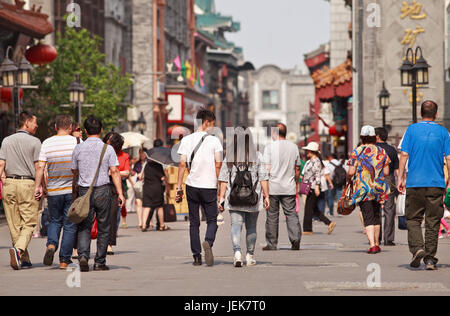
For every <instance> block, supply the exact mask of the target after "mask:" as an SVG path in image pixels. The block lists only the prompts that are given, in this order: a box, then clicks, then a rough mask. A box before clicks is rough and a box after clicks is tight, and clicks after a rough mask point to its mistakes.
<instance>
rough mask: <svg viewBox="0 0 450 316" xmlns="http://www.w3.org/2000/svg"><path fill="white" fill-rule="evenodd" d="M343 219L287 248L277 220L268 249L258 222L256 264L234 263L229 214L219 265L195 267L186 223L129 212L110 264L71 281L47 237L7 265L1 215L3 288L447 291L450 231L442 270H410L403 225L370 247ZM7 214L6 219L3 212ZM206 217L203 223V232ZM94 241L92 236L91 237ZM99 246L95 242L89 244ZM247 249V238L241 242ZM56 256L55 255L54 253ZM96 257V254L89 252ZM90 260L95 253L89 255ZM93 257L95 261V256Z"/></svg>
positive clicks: (354, 218) (9, 291)
mask: <svg viewBox="0 0 450 316" xmlns="http://www.w3.org/2000/svg"><path fill="white" fill-rule="evenodd" d="M334 219H335V220H336V221H337V223H338V225H337V227H336V230H335V232H334V233H333V234H332V235H331V236H329V235H327V234H326V230H327V229H326V227H325V226H324V225H323V224H320V223H316V224H315V225H314V230H315V232H316V234H315V235H313V236H304V237H303V240H302V250H301V251H300V252H293V251H290V250H288V249H289V248H290V244H289V241H288V238H287V233H286V224H285V220H284V216H282V217H281V221H280V222H281V224H280V245H279V247H280V250H278V251H273V252H263V251H262V250H261V247H262V246H264V244H265V238H264V221H265V214H263V213H262V214H261V216H260V218H259V223H258V234H259V235H258V241H257V251H256V259H257V260H258V265H257V266H255V267H249V268H247V267H244V268H240V269H238V268H234V267H233V255H232V248H231V241H230V225H229V224H230V220H229V215H228V214H226V215H225V220H226V223H225V225H223V226H221V227H219V231H218V235H217V242H216V244H215V246H214V254H215V258H216V264H215V266H214V267H206V266H203V267H194V266H192V257H191V254H190V247H189V235H188V234H189V226H188V223H187V222H184V221H181V222H176V223H170V227H171V228H172V230H170V231H167V232H156V231H150V232H147V233H142V232H140V231H138V230H137V229H136V224H137V218H136V214H129V217H128V224H129V226H130V228H129V229H120V231H119V239H118V246H117V247H116V248H115V251H116V254H115V255H114V256H110V257H108V265H109V266H110V267H111V269H112V270H111V271H109V272H93V271H91V272H89V273H83V274H81V288H69V287H68V286H67V284H66V279H67V278H68V276H69V275H70V273H69V272H67V271H60V270H58V269H57V263H58V262H57V260H55V264H54V266H53V267H46V266H44V265H43V264H42V259H43V255H44V250H45V240H44V239H33V240H32V242H31V245H30V249H29V250H30V254H31V259H32V262H33V264H34V268H33V269H31V270H21V271H13V270H12V269H11V268H10V267H9V255H8V248H9V247H10V237H9V232H8V228H7V226H5V225H4V224H3V225H2V224H1V222H0V284H1V286H0V295H152V296H154V295H156V296H166V295H169V296H171V295H182V296H279V295H289V296H290V295H307V296H310V295H433V296H435V295H449V294H450V239H443V240H441V241H440V247H439V253H438V256H439V258H440V263H439V265H438V267H439V270H438V271H431V272H430V271H424V270H423V267H422V269H421V270H413V269H411V268H409V260H410V258H411V256H410V254H409V252H408V247H407V242H406V232H404V231H398V232H397V240H396V242H397V243H398V246H396V247H389V248H388V247H383V252H382V253H380V254H378V255H368V254H366V253H365V251H366V250H367V248H368V244H367V241H366V237H365V235H363V234H362V232H361V231H362V229H361V224H360V222H359V217H358V214H357V213H356V212H355V213H354V214H352V215H351V216H348V217H339V218H338V217H335V218H334ZM3 222H4V220H3ZM204 231H205V224H204V223H202V229H201V232H202V235H203V234H204ZM94 244H95V243H94ZM92 248H93V249H92V250H93V251H95V246H93V247H92ZM244 249H245V245H244ZM56 257H57V256H56ZM92 257H93V256H92ZM91 261H92V260H91ZM371 263H376V264H378V265H379V266H380V268H381V288H369V287H368V286H367V281H366V280H367V278H368V276H369V274H370V272H368V271H367V268H368V265H369V264H371ZM91 264H92V262H91Z"/></svg>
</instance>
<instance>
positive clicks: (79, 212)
mask: <svg viewBox="0 0 450 316" xmlns="http://www.w3.org/2000/svg"><path fill="white" fill-rule="evenodd" d="M107 147H108V145H107V144H105V145H104V146H103V150H102V154H101V156H100V161H99V162H98V167H97V171H96V173H95V176H94V180H92V183H91V186H90V187H89V190H88V191H87V192H86V194H85V195H83V196H81V197H79V198H77V199H76V200H75V201H73V203H72V205H71V206H70V208H69V212H68V214H67V217H68V218H69V219H70V220H71V221H72V222H73V223H75V224H80V223H81V222H82V221H84V220H85V219H86V218H87V217H88V215H89V210H90V208H91V195H92V191H93V189H94V183H95V182H96V181H97V178H98V174H99V172H100V166H101V165H102V161H103V157H105V153H106V148H107Z"/></svg>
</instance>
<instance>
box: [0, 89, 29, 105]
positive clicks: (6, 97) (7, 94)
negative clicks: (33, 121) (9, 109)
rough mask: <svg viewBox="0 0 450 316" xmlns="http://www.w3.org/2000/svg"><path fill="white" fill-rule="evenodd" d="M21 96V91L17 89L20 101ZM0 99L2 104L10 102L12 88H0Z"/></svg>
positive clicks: (22, 93)
mask: <svg viewBox="0 0 450 316" xmlns="http://www.w3.org/2000/svg"><path fill="white" fill-rule="evenodd" d="M23 95H24V92H23V89H19V97H20V100H22V99H23ZM0 97H1V101H2V102H4V103H9V102H12V88H1V89H0Z"/></svg>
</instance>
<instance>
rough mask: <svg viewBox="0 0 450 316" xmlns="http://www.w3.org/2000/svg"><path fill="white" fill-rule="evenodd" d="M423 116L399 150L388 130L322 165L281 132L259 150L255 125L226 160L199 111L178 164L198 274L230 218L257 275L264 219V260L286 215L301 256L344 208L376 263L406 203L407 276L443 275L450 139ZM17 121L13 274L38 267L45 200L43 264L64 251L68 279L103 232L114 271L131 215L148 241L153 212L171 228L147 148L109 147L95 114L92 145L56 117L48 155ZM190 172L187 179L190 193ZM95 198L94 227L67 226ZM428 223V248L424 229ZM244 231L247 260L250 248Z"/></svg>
mask: <svg viewBox="0 0 450 316" xmlns="http://www.w3.org/2000/svg"><path fill="white" fill-rule="evenodd" d="M421 113H422V118H423V121H421V122H420V123H417V124H413V125H411V126H410V127H409V128H408V129H407V131H406V133H405V135H404V137H403V139H402V141H401V143H400V146H399V148H398V150H397V149H396V148H395V147H393V146H390V145H389V144H388V143H387V140H388V132H387V130H386V129H385V128H376V129H375V128H374V127H372V126H364V127H362V129H361V133H360V137H361V139H360V144H359V145H358V146H357V147H356V148H355V149H354V150H353V151H352V152H351V153H350V154H349V157H348V160H345V157H344V156H340V157H339V159H338V157H337V156H336V155H334V154H330V155H328V156H327V157H325V158H326V159H323V158H322V154H321V151H320V146H319V144H317V143H315V142H310V143H309V144H308V145H307V146H305V147H302V151H303V153H304V155H303V154H302V156H301V155H300V154H301V152H300V151H299V149H298V147H297V146H296V145H295V144H294V143H292V142H290V141H288V140H287V139H286V135H287V132H288V131H287V128H286V126H285V125H284V124H281V123H279V124H277V125H276V126H274V127H275V128H274V129H273V130H272V135H271V136H272V142H270V143H269V144H268V145H266V146H265V147H264V148H263V149H264V150H262V151H260V147H259V146H258V145H257V144H255V142H254V139H253V135H252V132H251V131H250V129H249V128H248V127H246V126H239V127H237V128H234V129H233V130H232V132H231V131H228V134H227V139H226V148H225V150H224V148H223V147H222V139H220V137H218V136H217V135H214V128H215V122H216V117H215V115H214V113H213V112H211V111H209V110H206V109H201V110H199V112H198V113H197V120H198V121H199V122H200V124H199V127H198V130H196V131H195V132H194V133H193V134H190V135H187V136H185V137H183V138H182V140H181V142H180V144H179V146H177V154H178V156H179V159H180V162H179V165H178V179H177V180H178V181H177V187H176V198H175V200H176V202H177V203H181V202H182V201H183V199H185V198H186V199H187V204H188V208H189V222H190V224H189V225H190V226H189V236H190V248H191V252H192V256H193V264H194V265H195V266H201V265H202V264H203V257H202V255H204V260H205V262H206V265H207V266H213V265H214V254H213V248H214V243H215V240H216V234H217V231H218V218H220V217H221V213H223V212H225V211H228V212H229V214H230V219H231V249H232V251H233V253H234V260H233V264H234V266H235V267H242V266H244V262H245V265H246V266H254V265H256V264H257V261H256V255H255V253H256V241H257V225H258V219H259V218H260V214H261V212H264V213H265V240H266V246H264V247H263V248H262V250H263V251H276V250H277V249H278V243H279V240H278V236H279V218H280V207H281V208H282V209H283V213H284V216H285V218H286V226H287V233H288V238H289V241H290V244H291V250H292V251H299V250H300V248H301V241H302V236H308V235H313V234H314V232H313V220H314V219H316V220H318V221H320V222H322V223H323V224H324V225H326V229H327V233H328V234H332V233H333V232H334V231H335V230H336V227H337V223H336V221H332V220H330V218H329V217H334V216H335V205H336V204H335V203H336V201H337V200H340V201H339V203H338V209H337V212H338V214H342V213H344V211H347V210H348V209H349V208H351V211H352V210H353V209H355V208H356V207H358V209H359V210H360V214H361V220H362V223H363V226H364V232H365V234H366V235H367V239H368V243H369V250H368V251H367V253H368V254H377V253H380V252H381V251H382V249H381V243H382V241H384V246H395V218H396V200H397V197H398V196H399V195H400V194H401V195H403V194H406V207H405V213H406V220H407V229H408V244H409V249H410V252H411V254H412V256H413V257H412V260H411V262H410V266H411V267H414V268H418V267H420V265H421V262H422V260H423V261H424V263H425V267H426V269H428V270H436V269H437V266H436V264H437V262H438V259H437V258H436V254H437V248H438V238H440V236H442V233H441V229H446V230H447V231H448V234H450V226H449V225H448V223H447V221H446V217H449V215H450V213H449V212H448V210H447V211H446V213H444V195H445V189H446V188H447V187H448V176H447V179H446V177H445V171H444V168H446V169H447V170H446V172H447V175H448V174H450V136H449V133H448V131H447V130H446V129H445V128H443V127H442V126H440V125H438V124H437V123H436V122H435V121H436V119H437V113H438V106H437V104H436V103H434V102H432V101H426V102H424V103H423V104H422V109H421ZM19 122H20V126H21V127H20V129H19V130H18V132H17V133H16V134H14V135H12V136H9V137H7V138H5V139H4V141H3V143H2V146H1V148H0V178H1V179H2V183H3V190H2V192H1V193H2V198H3V204H4V208H5V213H6V218H7V221H8V226H9V230H10V233H11V240H12V244H13V246H12V247H11V248H10V250H9V254H10V265H11V267H12V268H13V269H15V270H19V269H23V268H30V267H31V266H32V264H31V260H30V256H29V253H28V245H29V243H30V239H31V237H32V235H33V230H34V229H35V226H36V225H37V218H38V209H39V201H42V199H44V198H47V200H48V210H49V216H50V220H49V226H48V238H47V244H46V249H45V253H44V259H43V263H44V264H45V265H47V266H51V265H52V264H53V261H54V256H55V254H56V252H57V251H58V249H59V262H60V268H61V269H66V268H67V267H68V266H69V265H70V264H71V263H72V259H73V258H77V259H78V261H79V264H80V269H81V271H83V272H87V271H89V270H90V266H89V260H90V247H91V229H92V227H93V225H94V222H95V223H96V225H97V229H98V236H97V253H96V256H95V259H94V266H93V270H95V271H106V270H109V268H108V266H107V265H106V257H107V255H113V254H114V250H113V248H112V247H113V246H116V245H117V232H118V228H119V225H120V219H121V217H122V221H123V227H126V221H125V217H126V210H127V209H129V210H131V209H132V208H135V209H136V212H137V217H138V228H139V230H141V231H143V232H145V231H147V230H148V229H152V228H153V214H156V221H157V224H156V229H157V230H159V231H167V230H169V229H170V228H169V227H168V226H167V225H166V224H165V222H164V211H163V207H164V205H165V203H166V199H165V194H166V186H167V183H168V173H167V168H166V166H164V165H162V164H160V163H158V162H155V161H153V160H149V159H148V156H147V153H146V152H147V150H146V149H145V148H141V149H140V151H139V157H137V158H133V157H130V156H129V155H128V154H126V153H124V152H123V151H122V147H123V144H124V139H123V138H122V136H121V135H120V134H118V133H115V132H109V133H107V134H106V135H105V136H104V138H103V139H102V138H101V136H102V134H103V127H102V123H101V121H100V120H99V119H97V118H96V117H94V116H90V117H88V118H87V119H86V121H85V122H84V124H83V131H84V133H85V134H86V136H87V138H86V139H85V140H84V141H83V140H82V135H83V134H82V128H81V126H79V125H77V124H76V123H74V122H73V121H72V118H71V117H70V116H68V115H59V116H58V117H57V118H56V123H55V130H56V135H55V136H53V137H50V138H48V139H46V140H45V141H44V142H43V143H42V145H41V143H40V141H39V140H38V139H37V138H36V137H34V136H33V135H34V134H35V133H36V130H37V128H38V125H37V118H36V116H34V115H33V114H32V113H29V112H26V111H25V112H23V113H21V114H20V118H19ZM153 145H154V147H155V148H158V147H162V146H163V142H162V141H161V140H155V141H154V144H153ZM399 156H400V158H399ZM186 170H188V171H189V175H188V177H187V179H186V181H185V183H184V179H185V171H186ZM183 184H185V185H186V186H185V190H183ZM91 192H92V195H91V198H90V209H89V214H88V216H87V218H85V219H84V220H83V221H82V222H81V223H79V224H75V223H73V222H72V221H71V220H69V216H68V212H69V208H70V207H71V205H72V203H73V201H74V200H75V199H76V198H78V197H82V196H84V195H85V194H91ZM126 195H128V196H127V197H126ZM300 195H302V196H303V203H301V199H299V196H300ZM127 200H128V203H127V207H125V202H126V201H127ZM326 208H328V215H329V217H328V216H327V213H326ZM344 208H345V210H344ZM201 211H202V212H204V217H205V218H206V226H207V227H206V233H205V236H204V238H201V236H200V223H201ZM301 213H304V216H303V229H302V225H301V224H300V216H299V215H300V214H301ZM383 217H384V225H383V223H382V219H383ZM424 221H425V238H424V237H423V234H422V228H421V225H422V223H423V222H424ZM244 227H245V230H246V233H245V240H246V251H245V252H244V251H243V250H242V247H241V240H242V230H243V228H244ZM383 227H384V229H383ZM74 249H75V250H76V252H74Z"/></svg>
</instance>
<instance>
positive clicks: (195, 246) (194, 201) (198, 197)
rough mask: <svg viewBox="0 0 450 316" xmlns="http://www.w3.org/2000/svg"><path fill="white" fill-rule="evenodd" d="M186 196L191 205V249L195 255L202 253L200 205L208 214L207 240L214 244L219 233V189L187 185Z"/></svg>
mask: <svg viewBox="0 0 450 316" xmlns="http://www.w3.org/2000/svg"><path fill="white" fill-rule="evenodd" d="M186 196H187V201H188V206H189V221H190V226H189V232H190V238H191V250H192V254H193V255H194V256H198V255H200V254H201V253H202V246H201V243H200V206H202V207H203V209H204V210H205V214H206V224H207V227H206V236H205V240H206V241H207V242H208V243H209V244H210V245H211V247H212V246H213V245H214V241H215V240H216V233H217V227H218V226H217V214H218V212H219V210H218V208H217V190H216V189H199V188H194V187H190V186H188V185H187V186H186Z"/></svg>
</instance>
